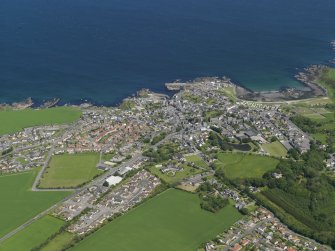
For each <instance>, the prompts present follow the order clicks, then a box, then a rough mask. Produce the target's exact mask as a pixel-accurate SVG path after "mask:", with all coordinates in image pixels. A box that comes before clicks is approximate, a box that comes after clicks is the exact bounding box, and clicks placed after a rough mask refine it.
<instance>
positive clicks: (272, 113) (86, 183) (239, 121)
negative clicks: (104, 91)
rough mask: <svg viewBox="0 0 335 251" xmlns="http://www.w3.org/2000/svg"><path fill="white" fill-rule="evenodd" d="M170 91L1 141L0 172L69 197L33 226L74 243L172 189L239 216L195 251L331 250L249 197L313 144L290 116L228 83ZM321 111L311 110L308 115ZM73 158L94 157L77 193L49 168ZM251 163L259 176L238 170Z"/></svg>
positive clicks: (197, 83)
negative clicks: (27, 175)
mask: <svg viewBox="0 0 335 251" xmlns="http://www.w3.org/2000/svg"><path fill="white" fill-rule="evenodd" d="M169 88H173V90H174V93H173V94H171V96H168V95H163V94H157V93H153V92H151V91H149V90H145V89H144V90H141V91H139V92H138V93H137V95H135V96H133V97H129V98H127V99H125V100H123V102H122V103H121V104H120V106H118V107H95V106H93V105H81V106H80V107H78V109H80V111H81V112H82V114H81V117H80V119H79V120H77V121H75V122H72V123H69V124H63V125H45V126H36V127H29V128H25V129H23V130H22V131H18V132H15V133H13V134H6V135H3V136H1V137H0V152H1V153H2V155H1V158H0V171H1V173H2V174H3V175H5V174H11V173H24V172H29V170H38V175H37V176H36V179H35V182H34V186H33V190H34V191H40V192H43V191H69V192H70V194H69V195H68V196H67V197H66V198H65V199H63V200H62V201H60V202H59V203H57V204H56V205H55V206H53V207H52V208H50V209H48V210H46V211H45V212H44V213H42V214H40V215H39V217H44V216H45V215H52V216H53V217H56V218H57V219H61V220H63V221H65V222H67V225H66V228H65V229H64V231H66V232H68V233H70V234H72V235H74V236H80V238H84V237H86V236H88V235H91V234H93V233H94V232H95V231H96V230H98V229H100V228H101V227H103V226H104V225H106V224H108V223H109V222H112V221H113V220H114V219H115V218H118V217H122V215H125V214H126V213H127V212H128V211H130V210H131V209H133V208H135V209H136V208H137V207H139V205H140V204H141V203H145V201H147V200H148V199H149V198H151V197H153V196H154V195H157V194H158V193H159V191H160V189H163V190H164V189H179V190H182V191H187V193H193V194H197V193H199V196H200V197H199V198H200V199H201V200H202V201H203V202H202V204H201V205H202V207H203V208H205V209H206V208H207V209H208V208H209V209H210V210H212V211H213V212H214V211H217V210H218V209H217V207H219V208H221V207H222V206H221V205H214V206H213V205H212V204H213V203H212V198H214V199H217V200H218V201H221V202H222V205H223V204H224V203H223V201H225V203H228V204H231V205H233V207H234V210H236V211H238V212H240V214H241V215H243V217H242V216H241V217H242V218H241V219H240V220H238V221H236V222H235V223H234V224H232V226H230V227H229V228H227V230H226V231H225V232H221V233H217V234H216V237H215V238H213V239H208V240H204V241H205V242H204V243H202V246H201V245H199V250H206V251H214V250H215V251H216V250H235V251H236V250H331V248H330V247H329V246H326V245H323V244H320V243H319V242H316V241H315V240H313V239H312V238H308V237H310V236H308V237H305V236H303V235H302V234H300V233H297V232H295V231H292V230H290V229H289V228H288V227H287V226H286V225H285V224H284V223H283V222H281V220H280V219H278V218H277V217H276V216H275V214H274V213H273V212H271V210H270V209H269V208H267V207H266V206H263V205H260V203H259V201H258V199H257V198H256V197H257V196H256V197H254V196H253V194H261V193H262V191H263V190H264V188H263V187H262V185H257V184H256V183H257V182H261V181H258V180H257V179H259V180H260V179H261V178H262V176H263V175H266V173H269V175H270V177H271V178H272V179H273V180H274V181H273V182H276V181H277V180H282V179H283V174H282V173H280V172H277V171H276V172H275V169H276V166H277V165H278V163H279V162H280V161H282V160H288V159H290V158H292V159H293V157H294V156H295V155H294V154H299V155H303V154H307V153H308V152H309V151H310V150H311V149H312V148H313V147H314V143H313V142H314V138H313V136H312V135H311V134H309V133H307V132H306V131H305V130H303V128H301V127H299V126H298V125H297V124H296V123H294V122H293V121H292V119H291V117H292V116H293V115H296V114H297V113H298V112H297V111H298V108H295V107H293V108H290V109H288V108H287V107H285V106H283V105H282V104H280V103H273V104H271V103H268V102H254V101H247V100H241V99H239V98H237V97H236V88H237V86H236V85H235V84H233V83H232V81H231V80H230V79H228V78H213V77H211V78H199V79H195V80H194V81H193V82H191V83H187V84H182V83H180V84H178V83H174V84H172V85H170V87H169ZM313 109H314V108H313ZM318 109H319V110H318ZM320 109H321V108H318V106H317V105H316V108H315V110H313V111H314V112H315V113H317V112H319V111H320ZM322 109H324V110H325V108H322ZM326 112H328V111H326ZM87 154H88V155H87ZM80 156H90V157H92V166H91V167H90V169H89V170H88V171H87V173H88V174H85V173H84V171H81V170H79V169H78V170H75V171H74V172H73V173H72V174H68V175H73V179H76V178H77V177H78V176H80V175H83V177H81V179H80V180H78V181H77V182H78V183H76V184H71V177H72V176H67V177H61V178H59V173H57V172H60V171H59V170H61V168H63V167H62V166H60V167H57V161H61V158H63V157H65V158H68V160H67V161H74V160H73V159H72V158H73V157H78V158H79V157H80ZM231 156H233V157H234V158H235V160H236V159H239V158H240V161H241V163H243V161H245V164H243V166H241V168H242V169H241V170H242V172H244V173H243V175H245V179H246V180H247V179H248V178H250V179H251V180H249V181H246V182H245V181H243V175H242V176H238V175H239V174H234V173H229V166H233V165H237V164H236V163H237V161H235V162H236V163H235V162H234V161H232V160H230V158H231ZM247 158H249V159H250V160H248V159H247ZM67 161H65V162H67ZM89 161H91V159H89V157H87V160H85V161H83V163H82V164H81V165H85V164H86V163H85V162H87V163H88V162H89ZM229 161H231V162H229ZM253 161H255V163H254V165H256V167H257V168H258V169H260V170H258V169H257V168H256V167H255V170H256V169H257V170H258V172H260V174H256V171H243V168H247V166H248V165H249V164H252V163H253ZM73 163H74V164H71V165H72V166H73V168H74V167H75V166H76V163H75V162H73ZM326 163H327V165H326ZM334 163H335V162H334V153H332V154H329V158H328V159H327V161H326V162H325V166H326V168H327V172H334V166H335V164H334ZM241 165H242V164H241ZM57 168H58V169H59V170H58V169H57ZM68 168H71V167H68ZM222 172H223V173H224V174H223V175H221V174H222ZM253 172H255V174H254V173H253ZM57 175H58V176H57ZM85 175H86V176H85ZM220 175H221V176H220ZM234 175H237V176H234ZM248 175H249V176H248ZM57 179H62V180H61V182H58V180H57ZM236 180H237V181H236ZM225 181H227V182H225ZM57 182H58V183H57ZM238 182H240V183H238ZM214 204H215V203H214ZM34 220H37V219H34ZM221 220H224V219H221ZM32 222H33V221H32ZM28 225H29V224H28ZM28 227H29V226H28ZM8 238H9V237H8ZM73 240H74V239H72V240H71V241H70V242H71V245H68V246H66V245H65V247H67V248H70V247H71V246H72V245H73V242H74V241H73ZM76 240H77V239H76ZM252 248H253V249H252Z"/></svg>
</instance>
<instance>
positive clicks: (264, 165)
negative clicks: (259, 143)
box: [216, 153, 279, 179]
mask: <svg viewBox="0 0 335 251" xmlns="http://www.w3.org/2000/svg"><path fill="white" fill-rule="evenodd" d="M278 163H279V160H277V159H274V158H271V157H266V156H259V155H248V154H242V153H219V154H218V161H217V163H216V166H217V167H219V168H220V167H223V168H224V173H225V175H226V176H227V178H229V179H236V178H242V179H243V178H261V177H262V176H263V174H264V173H266V172H268V171H270V170H274V169H275V168H276V166H277V164H278Z"/></svg>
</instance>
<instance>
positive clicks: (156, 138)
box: [151, 132, 166, 145]
mask: <svg viewBox="0 0 335 251" xmlns="http://www.w3.org/2000/svg"><path fill="white" fill-rule="evenodd" d="M165 137H166V132H162V133H160V134H159V135H157V136H155V137H154V138H153V139H152V140H151V145H156V144H157V143H158V142H160V141H161V140H163V139H164V138H165Z"/></svg>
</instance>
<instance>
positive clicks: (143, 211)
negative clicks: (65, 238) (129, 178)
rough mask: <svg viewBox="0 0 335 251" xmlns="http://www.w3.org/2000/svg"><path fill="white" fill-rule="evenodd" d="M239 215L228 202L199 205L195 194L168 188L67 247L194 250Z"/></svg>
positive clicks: (123, 249) (165, 250)
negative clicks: (208, 207)
mask: <svg viewBox="0 0 335 251" xmlns="http://www.w3.org/2000/svg"><path fill="white" fill-rule="evenodd" d="M241 217H242V216H241V215H240V213H239V212H238V211H237V210H236V209H235V208H234V207H233V206H232V205H228V206H226V207H225V208H223V209H222V210H220V211H219V212H217V213H210V212H208V211H205V210H202V209H201V208H200V199H199V197H198V196H197V195H195V194H191V193H187V192H183V191H179V190H175V189H169V190H167V191H165V192H163V193H162V194H160V195H158V196H156V197H155V198H153V199H151V200H149V201H147V202H146V203H144V204H142V205H140V206H139V207H137V208H135V209H133V210H131V211H130V212H128V213H127V214H125V215H124V216H121V217H119V218H117V219H115V220H114V221H112V222H111V223H109V224H107V225H106V226H104V227H103V228H101V229H100V230H99V231H97V232H95V233H94V234H92V235H91V236H89V237H87V238H86V239H84V240H83V241H81V242H80V243H79V244H78V245H77V246H75V247H74V248H73V249H71V250H80V251H85V250H109V251H114V250H115V251H134V250H137V251H157V250H160V251H194V250H196V248H197V247H198V246H199V245H200V244H201V243H203V242H205V241H208V240H210V239H212V238H214V237H215V236H216V235H217V234H218V233H221V232H223V231H224V230H226V229H228V228H229V227H230V226H231V225H232V224H234V223H235V222H236V221H237V220H239V219H240V218H241Z"/></svg>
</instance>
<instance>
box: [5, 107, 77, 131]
mask: <svg viewBox="0 0 335 251" xmlns="http://www.w3.org/2000/svg"><path fill="white" fill-rule="evenodd" d="M80 116H81V111H80V110H79V109H78V108H74V107H56V108H49V109H40V110H34V109H24V110H9V109H8V110H3V111H0V121H1V124H0V135H3V134H10V133H15V132H18V131H21V130H22V129H23V128H26V127H32V126H41V125H54V124H64V123H70V122H73V121H76V120H78V119H79V118H80Z"/></svg>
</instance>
